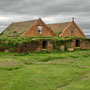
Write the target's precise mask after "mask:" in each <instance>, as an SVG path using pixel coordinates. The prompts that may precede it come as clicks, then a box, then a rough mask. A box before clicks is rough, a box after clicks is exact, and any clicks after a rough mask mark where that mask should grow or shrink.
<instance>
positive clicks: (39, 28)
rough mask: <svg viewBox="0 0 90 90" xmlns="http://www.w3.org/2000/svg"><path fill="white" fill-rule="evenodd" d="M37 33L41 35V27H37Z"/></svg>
mask: <svg viewBox="0 0 90 90" xmlns="http://www.w3.org/2000/svg"><path fill="white" fill-rule="evenodd" d="M38 33H39V34H42V26H38Z"/></svg>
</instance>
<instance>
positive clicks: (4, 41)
mask: <svg viewBox="0 0 90 90" xmlns="http://www.w3.org/2000/svg"><path fill="white" fill-rule="evenodd" d="M14 33H15V32H14ZM77 38H79V39H81V40H82V39H83V40H86V41H88V42H87V43H89V42H90V39H88V38H83V37H64V38H57V37H44V36H37V37H24V38H22V37H4V36H0V47H9V48H10V47H14V46H17V45H18V44H24V43H28V42H32V43H39V42H40V41H41V40H48V41H51V42H52V43H53V45H54V47H55V48H56V46H57V45H58V44H59V45H60V44H66V42H70V41H72V40H75V39H77Z"/></svg>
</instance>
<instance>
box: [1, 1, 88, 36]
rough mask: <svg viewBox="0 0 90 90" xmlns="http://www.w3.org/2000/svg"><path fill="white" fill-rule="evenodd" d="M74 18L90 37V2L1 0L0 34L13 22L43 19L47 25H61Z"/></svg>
mask: <svg viewBox="0 0 90 90" xmlns="http://www.w3.org/2000/svg"><path fill="white" fill-rule="evenodd" d="M73 17H74V18H75V22H76V23H77V25H78V26H79V27H80V29H81V30H82V31H83V32H84V34H85V35H90V0H0V32H2V31H3V30H4V29H5V28H6V27H7V26H8V25H10V24H11V23H12V22H21V21H29V20H34V19H38V18H42V20H43V21H44V22H45V23H59V22H60V23H61V22H70V21H72V18H73Z"/></svg>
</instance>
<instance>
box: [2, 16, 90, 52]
mask: <svg viewBox="0 0 90 90" xmlns="http://www.w3.org/2000/svg"><path fill="white" fill-rule="evenodd" d="M1 36H7V40H6V39H3V44H2V43H1V44H0V45H2V46H0V51H5V50H7V49H8V50H11V49H12V48H13V51H15V52H18V53H21V52H32V51H34V52H36V51H41V50H42V49H47V50H49V51H51V50H56V49H58V50H68V48H73V49H75V48H79V49H90V39H88V38H86V37H85V35H84V33H83V32H82V30H81V29H80V28H79V27H78V25H77V24H76V23H75V21H74V18H73V19H72V21H71V22H65V23H54V24H45V23H44V22H43V21H42V19H41V18H39V19H37V20H32V21H25V22H16V23H12V24H11V25H9V26H8V27H7V28H6V29H5V30H4V31H3V32H2V34H1ZM12 38H13V41H12ZM1 39H2V38H0V41H1V42H2V40H1ZM22 40H23V41H22ZM21 42H22V43H21ZM13 43H14V44H13ZM8 44H9V46H10V47H7V46H8ZM4 45H5V47H3V46H4ZM14 45H16V46H14Z"/></svg>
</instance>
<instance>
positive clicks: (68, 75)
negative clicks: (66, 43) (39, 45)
mask: <svg viewBox="0 0 90 90" xmlns="http://www.w3.org/2000/svg"><path fill="white" fill-rule="evenodd" d="M89 84H90V50H82V51H74V52H58V51H57V52H55V51H52V52H48V53H41V52H39V53H22V54H17V53H4V52H2V53H1V52H0V90H90V85H89Z"/></svg>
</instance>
